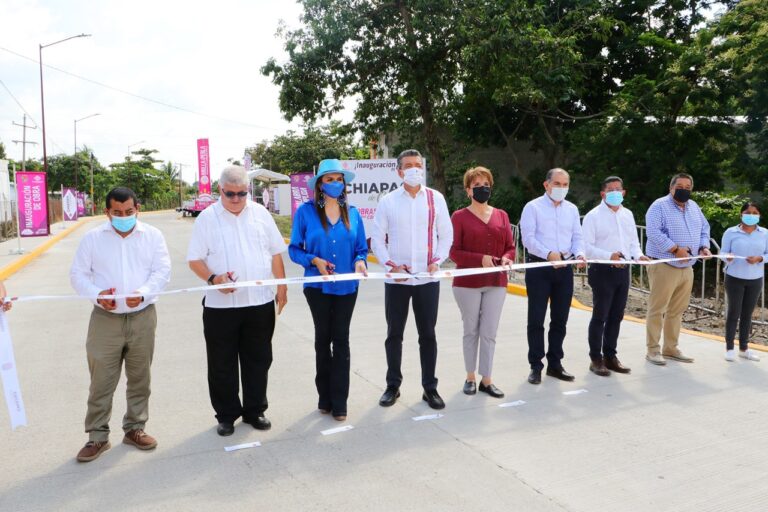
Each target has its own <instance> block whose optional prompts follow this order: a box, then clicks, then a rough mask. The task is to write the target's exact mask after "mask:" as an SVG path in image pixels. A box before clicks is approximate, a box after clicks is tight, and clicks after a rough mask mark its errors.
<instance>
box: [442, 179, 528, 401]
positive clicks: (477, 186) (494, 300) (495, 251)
mask: <svg viewBox="0 0 768 512" xmlns="http://www.w3.org/2000/svg"><path fill="white" fill-rule="evenodd" d="M492 187H493V175H492V174H491V171H489V170H488V169H486V168H485V167H474V168H472V169H469V170H468V171H467V172H466V173H464V188H465V189H466V191H467V196H468V197H469V198H470V200H471V201H472V202H471V203H470V205H469V206H467V207H466V208H462V209H461V210H457V211H456V212H454V214H453V215H452V216H451V222H452V223H453V246H452V247H451V259H452V260H453V261H455V262H456V268H476V267H495V266H500V265H507V264H511V263H512V262H513V260H514V258H515V239H514V236H513V235H512V227H511V225H510V223H509V217H508V216H507V213H506V212H505V211H504V210H499V209H497V208H493V207H492V206H490V205H489V204H488V199H490V197H491V188H492ZM453 295H454V297H456V302H457V303H458V304H459V309H460V310H461V319H462V321H463V323H464V366H465V367H466V370H467V380H466V382H465V383H464V393H465V394H467V395H474V394H475V393H476V392H477V390H478V388H479V389H480V391H481V392H483V393H488V394H489V395H490V396H492V397H494V398H501V397H503V396H504V393H503V392H502V391H501V390H500V389H499V388H497V387H496V386H495V385H494V384H493V382H492V381H491V370H492V368H493V352H494V349H495V347H496V331H497V330H498V328H499V319H500V318H501V310H502V308H503V307H504V299H505V297H506V296H507V273H506V272H495V273H491V274H480V275H474V276H464V277H456V278H454V279H453ZM478 352H479V356H480V357H479V359H480V360H479V368H478ZM476 370H479V373H480V375H481V376H482V380H481V381H480V385H479V386H477V384H476V377H475V371H476Z"/></svg>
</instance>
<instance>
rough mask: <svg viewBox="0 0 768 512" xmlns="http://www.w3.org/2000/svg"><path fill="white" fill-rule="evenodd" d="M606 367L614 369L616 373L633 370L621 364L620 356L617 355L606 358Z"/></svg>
mask: <svg viewBox="0 0 768 512" xmlns="http://www.w3.org/2000/svg"><path fill="white" fill-rule="evenodd" d="M605 367H606V368H608V369H609V370H613V371H614V372H616V373H629V372H631V371H632V370H630V369H629V368H627V367H626V366H624V365H623V364H621V361H619V358H618V357H616V356H613V357H606V358H605Z"/></svg>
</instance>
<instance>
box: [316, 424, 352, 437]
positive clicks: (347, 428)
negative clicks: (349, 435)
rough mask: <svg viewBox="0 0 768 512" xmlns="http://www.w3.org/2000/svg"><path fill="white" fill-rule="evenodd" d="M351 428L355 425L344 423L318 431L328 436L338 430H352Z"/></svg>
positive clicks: (336, 432)
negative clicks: (340, 425) (341, 425)
mask: <svg viewBox="0 0 768 512" xmlns="http://www.w3.org/2000/svg"><path fill="white" fill-rule="evenodd" d="M353 428H355V427H353V426H352V425H344V426H343V427H336V428H329V429H328V430H323V431H322V432H320V433H321V434H323V435H324V436H330V435H333V434H338V433H339V432H346V431H347V430H352V429H353Z"/></svg>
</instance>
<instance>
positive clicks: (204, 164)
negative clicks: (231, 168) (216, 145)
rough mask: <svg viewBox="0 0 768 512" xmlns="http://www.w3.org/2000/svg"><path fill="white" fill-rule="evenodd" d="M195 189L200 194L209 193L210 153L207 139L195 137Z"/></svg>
mask: <svg viewBox="0 0 768 512" xmlns="http://www.w3.org/2000/svg"><path fill="white" fill-rule="evenodd" d="M197 169H198V181H197V191H198V192H199V193H200V194H210V193H211V154H210V148H209V146H208V139H197Z"/></svg>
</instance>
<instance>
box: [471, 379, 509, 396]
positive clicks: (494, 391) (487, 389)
mask: <svg viewBox="0 0 768 512" xmlns="http://www.w3.org/2000/svg"><path fill="white" fill-rule="evenodd" d="M477 389H479V390H480V391H482V392H483V393H488V394H489V395H491V396H492V397H493V398H504V392H503V391H502V390H500V389H499V388H497V387H496V386H495V385H494V384H493V382H491V383H490V384H488V385H487V386H486V385H485V384H483V383H482V382H481V383H480V387H478V388H477Z"/></svg>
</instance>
